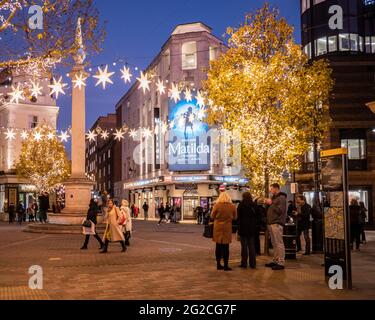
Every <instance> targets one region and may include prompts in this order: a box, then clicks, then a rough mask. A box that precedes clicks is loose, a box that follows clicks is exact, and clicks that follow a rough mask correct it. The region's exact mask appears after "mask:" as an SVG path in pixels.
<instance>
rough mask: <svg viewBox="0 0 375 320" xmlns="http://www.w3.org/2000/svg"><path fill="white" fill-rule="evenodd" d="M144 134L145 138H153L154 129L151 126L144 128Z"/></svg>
mask: <svg viewBox="0 0 375 320" xmlns="http://www.w3.org/2000/svg"><path fill="white" fill-rule="evenodd" d="M143 135H144V137H145V138H151V137H152V131H151V130H150V129H149V128H145V129H144V130H143Z"/></svg>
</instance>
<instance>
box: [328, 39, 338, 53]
mask: <svg viewBox="0 0 375 320" xmlns="http://www.w3.org/2000/svg"><path fill="white" fill-rule="evenodd" d="M328 51H329V52H335V51H337V37H336V36H333V37H329V38H328Z"/></svg>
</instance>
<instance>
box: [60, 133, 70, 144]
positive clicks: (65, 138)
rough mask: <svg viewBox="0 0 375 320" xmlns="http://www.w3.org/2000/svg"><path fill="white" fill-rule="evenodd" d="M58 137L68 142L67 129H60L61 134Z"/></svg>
mask: <svg viewBox="0 0 375 320" xmlns="http://www.w3.org/2000/svg"><path fill="white" fill-rule="evenodd" d="M59 138H60V140H61V142H68V139H69V138H70V136H69V134H68V131H61V134H60V135H59Z"/></svg>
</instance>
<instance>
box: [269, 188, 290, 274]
mask: <svg viewBox="0 0 375 320" xmlns="http://www.w3.org/2000/svg"><path fill="white" fill-rule="evenodd" d="M270 192H271V194H272V198H271V199H267V200H265V203H266V204H268V205H269V208H268V210H267V224H268V232H269V233H270V235H271V242H272V246H273V261H272V262H270V263H267V264H266V267H268V268H272V270H284V269H285V246H284V239H283V235H284V226H285V223H286V213H287V208H286V206H287V203H286V200H287V196H286V194H285V193H282V192H281V191H280V185H279V184H277V183H275V184H273V185H271V187H270Z"/></svg>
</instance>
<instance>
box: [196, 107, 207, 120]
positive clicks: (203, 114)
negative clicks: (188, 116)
mask: <svg viewBox="0 0 375 320" xmlns="http://www.w3.org/2000/svg"><path fill="white" fill-rule="evenodd" d="M205 117H206V110H205V109H204V108H200V109H199V111H198V119H199V120H201V121H202V120H203V119H204V118H205Z"/></svg>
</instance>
